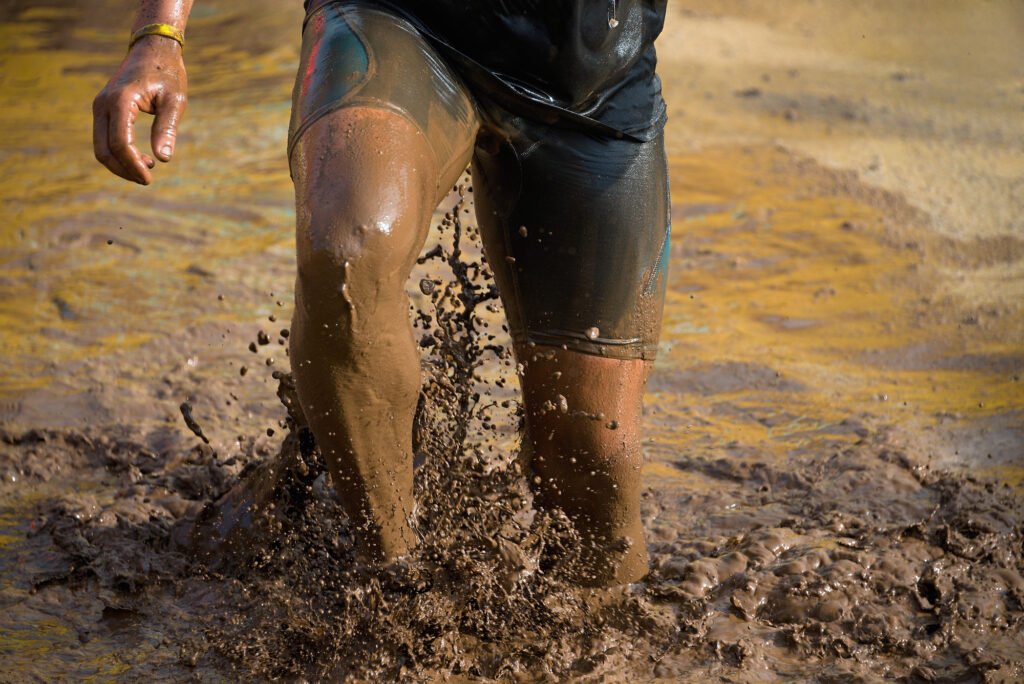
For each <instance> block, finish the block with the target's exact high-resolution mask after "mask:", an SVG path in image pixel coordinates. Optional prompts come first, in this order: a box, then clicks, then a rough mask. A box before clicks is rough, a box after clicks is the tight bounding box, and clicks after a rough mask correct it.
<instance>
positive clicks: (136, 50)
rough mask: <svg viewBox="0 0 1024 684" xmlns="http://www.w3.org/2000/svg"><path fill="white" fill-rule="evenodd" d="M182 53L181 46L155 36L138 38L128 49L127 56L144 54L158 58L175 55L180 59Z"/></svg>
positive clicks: (173, 41) (168, 39) (164, 37)
mask: <svg viewBox="0 0 1024 684" xmlns="http://www.w3.org/2000/svg"><path fill="white" fill-rule="evenodd" d="M183 52H184V51H183V50H182V47H181V44H180V43H178V42H177V41H175V40H172V39H170V38H167V37H166V36H161V35H155V34H154V35H149V36H143V37H141V38H139V39H138V40H136V41H135V42H134V43H132V46H131V47H130V48H128V54H129V55H141V54H145V55H153V56H160V57H167V56H168V55H175V56H177V57H179V58H180V57H182V54H183Z"/></svg>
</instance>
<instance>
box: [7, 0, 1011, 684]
mask: <svg viewBox="0 0 1024 684" xmlns="http://www.w3.org/2000/svg"><path fill="white" fill-rule="evenodd" d="M131 4H132V3H127V2H114V1H113V0H94V1H90V2H67V1H60V2H56V1H55V2H48V3H27V2H10V3H7V4H5V5H3V6H2V7H0V79H2V87H3V91H4V93H5V95H7V94H9V97H6V98H5V99H4V102H3V103H2V104H0V124H2V125H0V141H2V142H0V170H2V175H0V178H2V181H0V206H2V210H0V211H2V212H3V213H2V216H3V219H4V220H3V223H2V225H0V263H2V264H3V268H2V271H0V295H2V296H0V323H2V325H0V344H2V348H3V350H4V352H3V360H2V361H0V364H2V366H0V475H2V476H3V483H2V484H0V549H2V550H0V605H2V606H3V618H0V680H3V681H36V680H38V681H56V680H67V679H83V678H89V677H91V678H94V679H97V680H100V681H107V680H113V681H117V680H127V681H134V680H140V679H145V680H156V681H181V680H185V679H188V678H198V679H200V680H202V681H236V680H239V679H245V680H247V679H253V678H255V679H260V678H276V677H281V678H303V677H304V678H307V679H325V678H331V677H333V678H335V679H340V680H346V679H347V680H370V679H372V680H380V679H403V680H404V679H414V678H420V679H427V680H429V679H437V678H444V677H450V678H452V679H454V680H456V681H466V680H469V681H475V680H493V679H501V680H505V679H515V680H524V681H537V680H545V679H547V680H560V679H566V678H577V679H580V680H583V681H620V680H648V681H657V680H663V681H706V680H709V679H719V680H726V681H780V680H783V681H791V680H806V679H816V680H818V681H878V680H897V681H921V682H927V681H1020V680H1021V679H1022V678H1024V632H1022V629H1024V579H1022V573H1024V538H1022V534H1024V506H1022V499H1021V495H1022V491H1021V488H1022V486H1024V386H1022V384H1021V383H1022V379H1021V376H1022V375H1024V345H1022V343H1021V340H1022V339H1024V311H1022V309H1021V302H1022V301H1024V300H1022V296H1024V225H1022V224H1021V221H1020V217H1019V208H1020V207H1021V206H1024V190H1022V187H1024V180H1022V179H1024V155H1021V154H1020V150H1021V149H1022V146H1024V124H1022V123H1021V121H1022V118H1021V117H1020V112H1021V111H1022V109H1024V60H1022V59H1021V58H1020V53H1019V50H1018V49H1015V47H1014V46H1019V45H1020V44H1022V43H1024V11H1022V9H1021V6H1020V4H1019V3H1014V2H993V3H985V4H984V5H980V4H973V3H972V4H971V7H970V9H969V10H967V9H965V7H966V6H965V5H964V4H962V3H954V2H936V3H930V4H928V6H927V8H926V7H925V6H924V5H919V4H917V3H900V4H898V6H896V7H892V6H891V5H892V3H881V2H877V3H875V2H872V3H863V4H858V9H857V10H856V11H854V10H851V9H847V8H844V7H839V6H837V5H831V4H830V5H828V6H822V4H821V3H813V2H797V1H796V0H792V1H788V2H785V3H773V4H772V5H771V7H760V6H752V5H751V4H750V3H744V2H739V1H736V2H723V3H717V4H716V7H715V8H714V9H708V8H705V7H701V6H700V4H698V3H689V2H678V3H674V6H673V7H672V9H671V11H670V13H671V16H670V22H669V24H668V26H667V28H666V33H665V36H664V38H663V40H662V42H661V44H660V52H659V54H660V56H661V64H662V68H661V71H662V77H663V79H664V84H665V93H666V98H667V100H668V102H669V106H670V107H671V113H672V120H671V122H670V125H669V130H668V140H669V143H670V171H671V174H672V183H673V186H672V194H673V233H674V234H673V246H672V262H671V266H670V274H671V275H670V279H671V280H670V287H669V294H668V300H667V303H666V312H665V322H664V328H663V334H662V343H661V346H660V349H659V358H658V361H657V364H656V371H655V373H654V375H653V377H652V379H651V382H650V385H649V388H648V390H649V391H648V394H647V397H646V409H645V428H646V435H645V442H644V452H645V460H646V462H645V468H644V476H645V480H644V481H645V484H646V492H645V499H644V511H645V523H646V526H647V531H648V546H649V551H650V553H651V557H652V573H651V575H650V576H649V577H648V578H647V579H646V580H645V581H644V582H642V583H640V584H637V585H633V586H631V587H628V588H626V589H622V590H619V591H617V592H613V593H612V594H609V595H596V594H593V593H587V592H581V591H579V590H576V589H573V588H571V587H570V586H568V585H567V584H566V582H565V580H564V572H563V570H564V568H563V567H562V565H563V564H564V563H560V559H562V560H563V561H564V559H566V558H567V557H571V554H572V548H573V541H574V540H573V533H572V531H571V530H570V529H568V528H567V526H566V525H565V524H564V522H563V521H562V520H560V519H559V517H558V516H557V515H553V514H547V513H545V514H537V513H536V512H534V511H533V509H532V505H531V502H530V497H529V495H528V493H527V489H526V488H525V483H524V481H523V478H522V474H521V473H519V472H518V471H517V470H516V465H515V462H514V456H515V453H516V450H517V441H516V436H515V428H516V425H517V423H518V419H519V418H518V415H517V412H516V403H515V398H516V391H515V379H514V375H513V374H512V369H511V367H510V366H507V365H505V359H500V358H499V357H498V356H497V355H495V354H494V353H493V351H486V352H484V351H481V355H480V361H481V365H479V366H478V367H475V368H469V367H467V366H465V365H464V361H460V360H459V359H465V358H466V355H465V354H464V353H462V354H455V353H454V351H459V350H472V349H478V350H479V349H481V347H480V344H481V340H477V339H472V338H471V337H467V336H466V335H465V334H464V330H463V329H462V328H460V327H459V325H458V321H459V317H458V316H459V315H458V314H457V312H455V310H454V309H452V308H451V307H450V305H449V304H446V303H445V301H443V300H439V301H432V300H431V297H430V296H427V295H424V294H422V293H421V292H420V289H419V288H418V287H417V283H418V282H419V281H420V279H421V278H424V277H430V278H434V279H436V280H437V281H438V282H440V283H442V284H443V283H448V282H451V280H452V278H451V271H450V269H449V268H448V267H447V266H445V265H442V264H440V263H438V262H437V261H436V260H432V261H429V262H427V263H426V264H424V265H423V266H422V267H421V268H420V270H419V271H418V272H417V274H416V275H415V276H414V278H413V279H411V280H410V296H411V301H412V302H413V304H414V305H415V306H416V307H418V308H419V309H421V310H423V311H426V312H428V313H430V314H431V315H432V323H431V325H436V324H437V321H438V320H441V319H444V317H443V316H441V317H439V316H438V310H440V311H441V312H444V311H448V312H449V313H450V314H452V315H453V316H454V318H450V319H444V320H448V321H449V323H450V326H449V327H448V328H446V329H445V330H444V331H442V332H439V333H437V334H434V335H433V337H434V338H435V339H437V340H441V341H444V342H445V343H444V344H438V345H434V346H432V347H430V348H425V363H426V368H427V369H428V370H429V369H433V372H432V373H428V374H427V377H431V378H435V379H436V378H437V377H438V375H437V370H438V369H439V368H440V369H444V368H448V369H451V370H452V377H462V378H463V379H464V383H463V384H462V385H461V386H460V385H459V384H458V383H455V385H456V386H455V388H454V389H455V390H459V392H455V393H454V394H453V393H452V392H451V390H452V387H451V386H450V385H451V383H449V384H448V385H444V383H441V384H439V383H438V382H437V381H436V380H435V381H434V382H429V383H428V384H427V386H426V387H427V390H426V395H425V396H427V397H428V399H429V401H425V402H424V411H423V412H422V414H421V418H420V422H419V433H418V434H419V439H420V443H421V445H422V446H423V447H424V449H423V450H424V451H425V452H426V453H427V454H428V458H426V460H425V463H424V465H423V466H422V467H421V468H420V470H419V471H418V475H417V481H418V485H417V486H418V498H419V502H420V509H419V515H420V516H421V519H420V531H421V534H422V535H423V537H424V539H423V544H422V553H421V555H420V556H419V557H418V558H417V559H416V560H415V561H414V562H412V563H410V564H408V565H406V566H396V567H391V568H387V569H384V570H380V569H373V568H365V567H361V566H359V565H357V564H356V563H355V562H354V560H353V558H352V549H351V544H350V540H349V537H348V535H347V531H346V529H345V521H344V519H343V516H341V515H340V513H339V508H338V505H337V502H336V501H335V500H334V499H333V498H332V495H331V494H330V491H331V490H330V487H329V486H328V484H329V483H328V482H326V478H325V477H324V476H322V475H321V474H320V468H321V466H320V465H319V461H318V457H317V455H316V452H315V450H311V449H309V448H305V449H303V448H301V445H300V443H299V442H300V440H299V439H298V438H297V437H295V436H292V437H288V435H294V434H295V432H296V431H295V430H294V429H293V428H295V425H294V421H292V422H291V423H290V422H289V421H290V420H291V419H289V417H288V413H287V411H286V409H285V407H284V406H283V405H282V402H281V400H280V399H279V397H278V396H277V392H278V389H279V386H281V385H282V380H283V386H284V391H283V394H284V396H285V397H287V396H288V393H287V380H288V378H287V370H288V357H287V338H286V336H284V335H282V334H281V331H282V330H286V329H287V327H288V319H289V318H290V310H291V306H292V301H291V298H292V295H291V279H292V277H293V257H292V254H291V251H292V235H291V231H292V220H293V210H292V207H291V202H292V200H291V189H290V185H289V183H288V177H287V170H286V168H285V165H284V161H283V156H284V155H283V147H284V134H285V128H286V126H287V111H288V102H287V101H288V94H289V89H290V82H291V78H292V72H293V70H294V65H295V62H296V52H297V38H298V35H297V34H298V29H297V26H298V21H299V20H300V18H301V17H300V15H301V12H300V10H299V8H298V7H294V8H291V7H289V8H288V9H287V10H282V9H281V3H277V2H270V1H269V0H265V1H263V2H250V3H247V5H246V6H247V10H248V11H246V12H245V13H244V14H243V13H242V12H241V10H239V9H237V8H236V6H235V5H234V4H232V3H226V2H209V3H202V4H200V5H199V6H198V7H197V9H196V12H195V15H194V19H193V22H192V23H191V24H190V31H189V37H190V44H189V52H188V54H187V58H188V60H189V66H190V69H191V71H190V81H191V86H192V90H191V101H190V109H189V113H188V116H187V119H186V121H185V127H184V129H183V134H182V136H181V142H180V144H179V148H178V153H177V155H176V159H175V161H174V162H173V163H172V164H171V165H170V166H169V167H168V168H166V169H161V170H160V171H162V173H161V174H160V175H159V177H158V180H157V182H156V184H155V185H154V186H153V187H150V188H144V189H143V188H139V187H134V186H128V185H126V184H122V183H121V182H119V181H118V180H117V179H114V178H113V177H110V178H108V177H106V176H105V175H104V173H103V171H102V169H100V167H99V166H98V165H97V164H95V162H94V161H93V160H92V158H91V152H90V149H91V148H90V145H89V132H90V122H89V119H88V115H89V103H90V102H91V99H92V96H93V94H94V93H95V91H96V90H98V89H99V87H101V85H102V83H103V82H104V80H105V78H106V74H107V73H108V72H109V71H110V70H111V69H112V68H113V65H114V64H115V62H116V60H117V59H118V58H119V56H120V54H121V53H122V50H123V43H124V36H125V35H126V34H127V27H128V24H129V22H130V12H129V8H130V5H131ZM295 4H299V3H295ZM112 17H117V18H118V19H117V20H112V19H111V18H112ZM908 27H914V29H913V30H910V29H909V28H908ZM140 137H143V138H144V137H145V136H140ZM457 199H458V197H457V195H455V194H453V196H452V197H450V198H449V199H448V200H446V203H445V204H443V205H442V207H441V209H440V210H439V212H438V214H437V216H436V221H435V223H437V224H439V225H440V224H441V222H442V219H441V217H442V213H443V212H444V211H447V210H449V209H450V208H451V207H452V205H453V203H454V202H455V201H457ZM471 201H472V196H471V195H470V196H469V198H468V200H467V202H466V204H465V205H464V207H463V208H465V209H469V210H470V213H465V212H463V213H461V214H460V216H462V217H463V222H464V223H463V228H464V230H465V235H464V236H463V243H464V246H465V247H466V253H467V257H466V258H467V259H469V260H475V259H477V258H478V251H477V250H476V248H474V247H473V246H472V245H473V234H472V228H471V227H472V225H473V218H472V213H471V209H472V204H471ZM452 239H453V229H452V228H451V227H450V226H449V227H446V228H445V229H444V230H443V231H442V230H436V231H435V233H434V234H433V235H432V237H431V242H430V243H429V244H428V248H430V247H433V246H434V245H435V244H439V245H441V246H442V247H443V249H445V250H447V251H448V252H449V253H450V250H451V245H452ZM440 291H441V288H440V287H439V288H438V292H440ZM438 296H439V297H440V294H438ZM485 307H486V305H484V304H481V306H480V309H479V310H478V312H477V313H479V314H480V315H481V317H482V319H483V321H484V323H486V324H487V326H488V328H487V329H488V330H490V331H491V332H492V333H494V334H495V336H496V337H495V339H494V340H490V339H487V340H484V341H483V342H484V343H487V344H491V343H493V344H497V345H503V344H505V343H506V342H507V340H506V339H505V338H504V337H502V335H501V330H500V324H501V320H500V311H494V312H491V311H487V310H486V308H485ZM464 314H465V310H464V309H462V310H461V315H464ZM260 331H263V332H264V333H265V337H260V336H259V335H258V333H259V332H260ZM422 332H427V331H418V333H417V335H418V336H419V335H420V334H421V333H422ZM250 342H257V344H255V345H254V348H255V349H256V352H255V353H254V352H252V351H250V350H249V348H248V347H249V345H250ZM259 342H265V344H261V343H259ZM446 345H447V346H446ZM427 351H430V352H431V353H429V354H428V353H427ZM271 359H272V361H271ZM460 364H463V365H460ZM243 368H244V371H243ZM456 370H458V373H456ZM467 371H472V373H468V374H467ZM459 373H462V375H459ZM275 374H276V377H275ZM474 375H475V377H474ZM460 392H461V393H460ZM473 393H480V394H481V396H482V401H480V402H479V403H475V402H473V401H468V402H465V403H463V404H462V405H461V406H459V405H456V408H454V409H450V408H446V407H451V406H453V404H452V400H453V398H457V397H463V398H465V397H467V396H470V397H471V396H472V394H473ZM182 402H188V403H189V405H190V407H191V415H192V416H194V418H195V420H196V421H198V423H199V425H201V427H202V429H203V432H204V434H205V435H207V436H208V437H209V439H210V444H209V445H206V444H203V443H202V441H201V440H199V439H198V438H197V437H196V436H195V435H194V434H193V433H192V432H191V431H189V429H188V427H187V426H186V424H185V422H184V421H183V419H182V415H181V413H180V411H179V406H180V405H181V404H182ZM463 430H464V431H465V434H464V435H463V434H462V431H463ZM463 437H464V439H463ZM279 452H283V453H284V454H285V455H286V456H287V458H288V462H289V463H290V468H289V470H288V472H287V476H286V477H284V478H282V480H281V481H280V483H279V484H278V486H277V488H276V489H275V491H274V492H273V493H272V497H271V498H272V499H273V501H274V502H275V506H274V508H273V509H271V510H269V511H267V512H265V515H262V516H261V517H260V519H259V521H258V523H259V524H258V525H257V530H258V532H257V534H256V536H255V537H254V538H252V539H244V540H240V541H241V543H239V544H236V545H235V546H234V547H233V548H232V549H229V550H228V551H227V552H225V553H222V554H218V555H216V556H214V557H205V558H203V557H200V558H197V557H196V556H195V554H192V553H186V552H183V551H182V549H181V548H180V547H178V546H176V544H175V538H176V536H177V533H178V531H180V529H181V528H180V521H181V520H182V519H184V518H187V517H188V516H190V515H193V514H194V513H195V511H196V509H197V508H198V507H199V506H201V505H202V504H203V503H204V502H207V501H210V500H213V499H215V498H216V497H218V496H219V495H220V494H221V493H222V492H224V491H226V490H227V489H228V488H229V487H230V486H231V485H232V484H233V483H234V482H235V481H236V480H237V478H238V477H239V475H240V474H241V473H242V472H243V471H245V470H246V469H247V468H253V467H256V466H257V464H259V463H263V462H265V461H266V459H268V458H270V457H272V456H274V455H276V454H278V453H279Z"/></svg>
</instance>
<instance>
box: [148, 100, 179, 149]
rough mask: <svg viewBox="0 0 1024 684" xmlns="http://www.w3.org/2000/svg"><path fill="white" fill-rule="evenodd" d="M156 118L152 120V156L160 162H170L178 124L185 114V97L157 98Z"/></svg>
mask: <svg viewBox="0 0 1024 684" xmlns="http://www.w3.org/2000/svg"><path fill="white" fill-rule="evenodd" d="M154 105H155V108H156V116H155V118H154V120H153V130H152V134H151V144H152V145H153V154H154V155H156V158H157V159H159V160H160V161H164V162H166V161H170V160H171V155H172V154H174V143H175V140H176V139H177V137H178V122H179V121H181V116H182V114H184V113H185V96H184V95H183V94H181V95H179V94H173V95H168V96H167V97H161V98H159V99H158V100H157V101H156V102H155V103H154Z"/></svg>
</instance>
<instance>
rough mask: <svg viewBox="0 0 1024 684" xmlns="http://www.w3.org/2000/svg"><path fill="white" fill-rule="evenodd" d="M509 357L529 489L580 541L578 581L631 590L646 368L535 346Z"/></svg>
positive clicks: (638, 544) (640, 571)
mask: <svg viewBox="0 0 1024 684" xmlns="http://www.w3.org/2000/svg"><path fill="white" fill-rule="evenodd" d="M517 352H518V356H519V358H520V359H521V360H522V361H524V363H525V374H524V376H523V396H524V400H525V403H526V417H527V418H526V420H527V431H526V437H525V438H524V439H525V440H526V444H525V446H526V447H527V449H528V450H529V451H530V452H531V455H532V470H533V475H534V480H533V486H534V491H535V493H536V495H537V498H538V500H539V503H540V504H541V505H543V506H555V507H558V508H561V509H562V510H563V511H565V513H566V514H567V515H568V516H569V517H570V518H571V519H572V520H573V522H574V524H575V525H576V528H577V530H579V532H580V533H581V534H582V535H583V537H584V548H583V554H582V562H581V567H580V568H579V569H578V570H579V572H578V580H579V582H580V583H581V584H587V585H615V584H624V583H627V582H635V581H636V580H638V579H640V578H641V577H643V576H644V575H645V574H646V573H647V550H646V547H645V544H644V534H643V524H642V522H641V519H640V465H641V460H642V459H641V453H640V419H641V401H642V397H643V389H644V384H645V382H646V380H647V374H648V372H649V364H648V363H647V362H644V361H640V360H619V359H609V358H602V357H599V356H593V355H589V354H583V353H580V352H573V351H564V350H562V349H558V348H550V347H540V346H538V347H535V348H532V349H530V348H526V347H520V348H519V349H518V350H517Z"/></svg>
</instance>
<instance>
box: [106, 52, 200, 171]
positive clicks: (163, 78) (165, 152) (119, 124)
mask: <svg viewBox="0 0 1024 684" xmlns="http://www.w3.org/2000/svg"><path fill="white" fill-rule="evenodd" d="M187 88H188V81H187V78H186V76H185V64H184V62H183V61H182V59H181V47H180V46H179V45H178V44H177V43H176V42H174V41H173V40H168V39H167V38H164V37H162V36H147V37H145V38H143V39H142V40H140V41H139V42H137V43H136V44H135V45H134V46H133V47H132V50H131V52H129V53H128V56H127V57H125V59H124V61H123V62H122V63H121V66H120V68H118V70H117V71H116V72H115V73H114V75H113V76H112V77H111V78H110V81H109V82H108V83H107V85H106V86H105V87H104V88H103V90H101V91H100V93H99V95H97V96H96V99H95V100H93V103H92V115H93V129H92V144H93V151H94V152H95V154H96V159H97V160H99V162H100V163H101V164H103V165H104V166H106V167H107V168H108V169H110V170H111V171H112V172H113V173H115V174H117V175H118V176H120V177H121V178H124V179H126V180H130V181H135V182H136V183H141V184H142V185H149V184H150V183H151V182H152V181H153V174H152V173H151V172H150V169H152V168H153V167H154V166H156V161H154V159H153V157H150V156H149V155H148V154H145V153H143V152H140V151H139V149H138V148H137V147H136V146H135V128H134V127H135V118H136V117H137V116H138V113H139V112H145V113H147V114H154V115H155V116H156V118H155V120H154V122H153V132H152V139H151V141H150V142H151V144H152V146H153V155H154V156H155V157H156V158H157V159H159V160H160V161H162V162H167V161H170V160H171V155H172V154H173V153H174V141H175V138H176V137H177V133H178V122H179V121H180V120H181V115H182V114H183V113H184V112H185V100H186V92H187Z"/></svg>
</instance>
